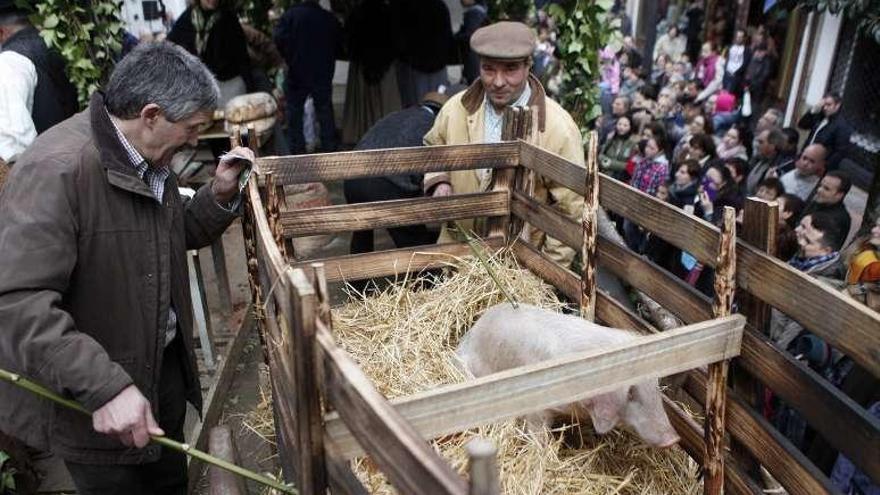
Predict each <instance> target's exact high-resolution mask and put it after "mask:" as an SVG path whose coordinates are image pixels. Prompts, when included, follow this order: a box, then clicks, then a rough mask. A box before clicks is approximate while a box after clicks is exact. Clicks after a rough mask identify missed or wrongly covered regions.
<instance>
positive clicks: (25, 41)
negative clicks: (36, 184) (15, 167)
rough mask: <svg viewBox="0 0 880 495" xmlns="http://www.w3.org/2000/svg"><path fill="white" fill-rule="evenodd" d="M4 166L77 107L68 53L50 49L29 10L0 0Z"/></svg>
mask: <svg viewBox="0 0 880 495" xmlns="http://www.w3.org/2000/svg"><path fill="white" fill-rule="evenodd" d="M0 45H2V52H0V169H5V168H6V165H7V164H11V163H12V162H13V161H15V159H16V158H17V157H18V155H20V154H21V153H22V152H23V151H24V150H25V149H26V148H27V147H28V146H30V144H31V143H32V142H33V140H34V139H36V137H37V135H38V134H42V133H43V132H44V131H46V130H47V129H49V128H50V127H52V126H54V125H55V124H57V123H59V122H61V121H62V120H64V119H66V118H68V117H70V116H71V115H73V114H74V112H76V108H77V95H76V88H75V87H74V86H73V85H72V84H71V83H70V80H69V79H68V78H67V74H66V72H65V71H66V68H65V62H64V59H62V58H61V56H60V55H58V53H56V52H54V51H52V50H49V48H48V47H47V46H46V43H45V42H44V41H43V38H41V37H40V33H39V32H38V31H37V29H36V28H35V27H34V26H33V25H31V23H30V22H29V21H28V19H27V14H26V13H25V12H24V11H23V10H21V9H19V8H17V7H16V6H15V2H14V1H13V0H0Z"/></svg>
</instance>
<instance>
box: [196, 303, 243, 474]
mask: <svg viewBox="0 0 880 495" xmlns="http://www.w3.org/2000/svg"><path fill="white" fill-rule="evenodd" d="M255 326H256V324H255V322H254V315H253V311H251V306H248V307H247V308H245V310H244V318H243V319H242V321H241V325H239V327H238V331H237V332H236V333H235V335H234V336H233V337H232V340H231V341H230V342H229V343H228V344H226V349H225V355H224V356H223V358H222V359H220V363H219V365H218V366H217V370H216V371H215V372H214V376H215V377H216V379H215V380H214V383H212V384H211V387H210V388H209V389H208V393H207V394H206V395H205V400H204V406H203V411H204V413H203V415H202V420H201V421H200V422H198V423H197V424H196V426H195V428H193V430H192V431H190V432H187V435H186V438H187V439H189V442H190V445H194V446H195V447H196V448H197V449H199V450H205V449H206V448H207V446H208V432H210V431H211V428H213V427H214V426H215V425H216V424H217V422H218V420H219V419H220V415H221V414H222V413H223V403H224V402H226V394H228V393H229V387H230V385H232V377H233V376H234V375H235V367H236V366H237V365H238V363H239V361H240V360H241V353H242V350H243V349H244V344H245V342H247V339H248V337H249V336H250V334H251V332H252V331H253V330H254V327H255ZM203 467H204V466H203V465H202V463H201V461H198V460H197V459H192V461H191V462H190V463H189V467H188V470H189V479H190V483H191V485H192V484H193V483H194V482H195V481H197V480H198V479H199V476H198V473H200V472H201V470H202V469H203ZM193 487H194V485H193Z"/></svg>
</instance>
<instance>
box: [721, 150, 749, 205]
mask: <svg viewBox="0 0 880 495" xmlns="http://www.w3.org/2000/svg"><path fill="white" fill-rule="evenodd" d="M724 166H725V167H727V170H728V171H729V172H730V177H731V178H732V179H733V182H734V184H736V193H737V195H738V196H739V199H740V202H743V201H744V200H745V198H746V176H747V175H748V173H749V162H747V161H745V160H743V159H742V158H736V157H734V158H727V159H725V160H724Z"/></svg>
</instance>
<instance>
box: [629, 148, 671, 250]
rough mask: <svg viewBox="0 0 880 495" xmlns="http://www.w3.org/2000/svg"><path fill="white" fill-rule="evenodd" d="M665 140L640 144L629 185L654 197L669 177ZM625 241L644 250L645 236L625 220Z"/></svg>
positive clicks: (639, 229) (637, 227)
mask: <svg viewBox="0 0 880 495" xmlns="http://www.w3.org/2000/svg"><path fill="white" fill-rule="evenodd" d="M664 147H665V146H664V142H663V138H662V137H660V136H654V137H651V138H648V139H645V140H643V141H641V142H640V143H639V154H638V157H637V158H636V166H635V170H634V171H633V174H632V178H631V179H630V182H629V185H631V186H632V187H634V188H636V189H638V190H639V191H642V192H643V193H645V194H648V195H650V196H654V195H656V194H657V188H659V187H660V185H661V184H664V183H665V182H666V178H667V177H669V162H668V161H667V160H666V156H665V155H664V154H663V148H664ZM623 231H624V239H625V240H626V244H627V246H629V248H630V249H632V250H633V251H636V252H638V253H641V252H642V251H643V249H644V245H643V244H644V240H645V236H644V233H643V232H642V230H641V228H639V226H638V225H636V224H635V223H633V222H631V221H629V220H625V221H624V224H623Z"/></svg>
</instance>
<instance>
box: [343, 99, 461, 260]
mask: <svg viewBox="0 0 880 495" xmlns="http://www.w3.org/2000/svg"><path fill="white" fill-rule="evenodd" d="M448 99H449V97H448V96H447V95H446V94H442V93H437V92H431V93H428V94H427V95H425V96H424V97H423V98H422V103H421V105H418V106H414V107H409V108H405V109H403V110H400V111H398V112H394V113H392V114H390V115H388V116H386V117H385V118H383V119H382V120H380V121H378V122H376V125H374V126H373V127H372V128H371V129H370V130H369V131H367V133H366V134H364V137H363V138H362V139H361V140H360V142H359V143H358V144H357V146H355V150H372V149H379V148H403V147H414V146H422V139H423V138H424V136H425V134H426V133H427V132H428V131H429V130H430V129H431V126H433V125H434V119H436V118H437V114H438V113H439V112H440V108H441V107H442V106H443V104H444V103H446V101H447V100H448ZM423 179H424V177H423V175H422V174H410V175H394V176H388V177H367V178H361V179H351V180H347V181H345V183H344V190H345V201H346V202H347V203H348V204H354V203H366V202H370V201H387V200H392V199H405V198H416V197H420V196H422V180H423ZM388 233H389V234H390V235H391V238H392V240H394V245H395V246H396V247H398V248H404V247H410V246H420V245H423V244H432V243H434V242H435V241H436V240H437V233H436V232H430V231H429V230H428V228H427V227H425V225H423V224H419V225H409V226H403V227H392V228H389V229H388ZM373 239H374V236H373V231H372V230H363V231H358V232H354V233H353V234H352V236H351V253H352V254H357V253H368V252H371V251H373Z"/></svg>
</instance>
